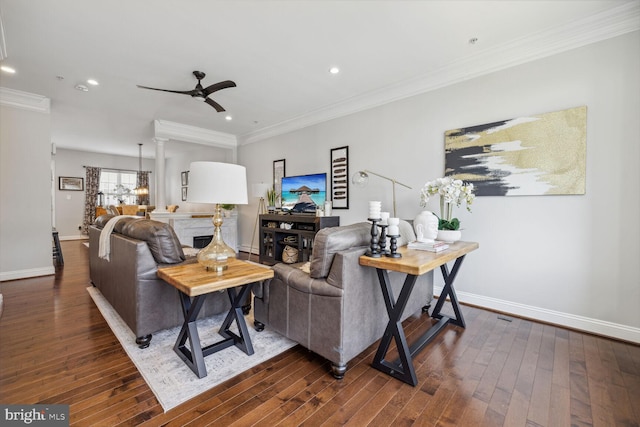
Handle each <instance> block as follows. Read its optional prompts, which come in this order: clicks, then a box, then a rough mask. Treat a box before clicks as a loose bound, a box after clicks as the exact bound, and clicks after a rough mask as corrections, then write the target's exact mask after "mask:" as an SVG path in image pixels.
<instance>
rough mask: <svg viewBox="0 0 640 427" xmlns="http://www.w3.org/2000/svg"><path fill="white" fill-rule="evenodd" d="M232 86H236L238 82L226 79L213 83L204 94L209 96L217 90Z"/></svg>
mask: <svg viewBox="0 0 640 427" xmlns="http://www.w3.org/2000/svg"><path fill="white" fill-rule="evenodd" d="M230 87H236V84H235V83H234V82H232V81H231V80H225V81H223V82H218V83H214V84H212V85H211V86H207V87H206V89H205V90H204V91H203V93H204V96H209V95H211V94H212V93H213V92H216V91H219V90H222V89H227V88H230Z"/></svg>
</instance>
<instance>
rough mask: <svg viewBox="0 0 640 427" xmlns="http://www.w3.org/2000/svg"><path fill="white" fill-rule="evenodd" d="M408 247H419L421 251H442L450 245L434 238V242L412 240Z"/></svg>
mask: <svg viewBox="0 0 640 427" xmlns="http://www.w3.org/2000/svg"><path fill="white" fill-rule="evenodd" d="M407 247H408V248H409V249H418V250H420V251H429V252H441V251H444V250H445V249H447V248H448V247H449V245H448V244H447V243H445V242H440V241H438V240H434V241H433V242H418V241H417V240H416V241H415V242H410V243H409V244H408V245H407Z"/></svg>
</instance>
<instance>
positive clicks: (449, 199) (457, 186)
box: [420, 176, 476, 230]
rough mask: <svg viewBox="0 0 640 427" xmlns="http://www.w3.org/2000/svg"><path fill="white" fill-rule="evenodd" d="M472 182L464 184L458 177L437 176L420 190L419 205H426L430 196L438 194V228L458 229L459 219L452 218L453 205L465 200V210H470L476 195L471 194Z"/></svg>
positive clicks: (472, 189)
mask: <svg viewBox="0 0 640 427" xmlns="http://www.w3.org/2000/svg"><path fill="white" fill-rule="evenodd" d="M474 190H475V189H474V187H473V184H471V183H469V184H465V183H463V182H462V181H461V180H459V179H453V178H451V177H449V176H446V177H444V178H438V179H436V180H434V181H429V182H427V183H426V184H425V185H424V187H422V190H420V206H422V207H426V206H427V202H428V201H429V199H430V198H431V196H434V195H436V194H437V195H439V196H440V218H439V220H440V221H439V224H438V230H458V229H459V228H460V221H459V220H458V218H452V216H453V206H454V205H455V206H458V207H460V205H461V204H462V202H465V203H466V205H467V210H468V211H469V212H471V205H472V204H473V201H474V200H475V198H476V196H475V194H473V191H474Z"/></svg>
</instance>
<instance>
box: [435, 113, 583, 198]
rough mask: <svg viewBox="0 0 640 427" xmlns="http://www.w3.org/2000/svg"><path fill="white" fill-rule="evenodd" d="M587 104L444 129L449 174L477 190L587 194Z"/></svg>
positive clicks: (504, 193)
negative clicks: (470, 184)
mask: <svg viewBox="0 0 640 427" xmlns="http://www.w3.org/2000/svg"><path fill="white" fill-rule="evenodd" d="M586 145H587V107H586V106H582V107H575V108H570V109H568V110H562V111H555V112H552V113H545V114H539V115H535V116H526V117H518V118H515V119H509V120H501V121H498V122H493V123H487V124H483V125H477V126H469V127H466V128H460V129H452V130H448V131H446V132H445V175H447V176H452V177H454V178H457V179H461V180H463V181H465V182H470V183H472V184H473V185H474V186H475V187H476V192H475V193H476V195H477V196H532V195H551V194H564V195H570V194H585V187H586Z"/></svg>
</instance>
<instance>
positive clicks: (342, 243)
mask: <svg viewBox="0 0 640 427" xmlns="http://www.w3.org/2000/svg"><path fill="white" fill-rule="evenodd" d="M370 242H371V224H370V223H368V222H359V223H357V224H351V225H344V226H340V227H328V228H323V229H322V230H320V231H318V233H317V234H316V237H315V239H314V242H313V255H312V256H311V268H310V275H311V277H312V278H314V279H321V278H323V277H327V276H328V275H329V271H330V270H331V264H332V263H333V257H334V255H335V254H336V252H339V251H343V250H345V249H349V248H353V247H356V246H367V245H369V243H370Z"/></svg>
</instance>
